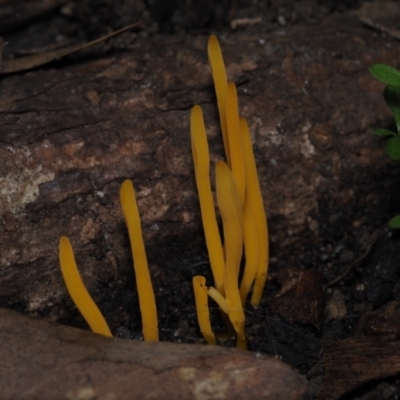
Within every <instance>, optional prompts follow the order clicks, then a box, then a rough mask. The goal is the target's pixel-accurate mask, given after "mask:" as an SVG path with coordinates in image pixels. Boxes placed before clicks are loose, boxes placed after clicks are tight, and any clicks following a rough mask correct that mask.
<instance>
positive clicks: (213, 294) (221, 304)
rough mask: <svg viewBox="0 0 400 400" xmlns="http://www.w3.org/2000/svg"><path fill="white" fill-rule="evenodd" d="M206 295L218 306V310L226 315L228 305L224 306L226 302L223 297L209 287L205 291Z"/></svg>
mask: <svg viewBox="0 0 400 400" xmlns="http://www.w3.org/2000/svg"><path fill="white" fill-rule="evenodd" d="M207 293H208V295H209V296H210V297H211V298H212V299H213V300H214V301H215V302H216V303H217V304H218V305H219V308H220V309H221V310H222V311H223V312H224V313H225V314H226V315H228V313H229V312H228V304H226V300H225V298H224V296H222V294H221V293H220V292H218V290H217V289H215V288H213V287H212V286H210V287H209V288H208V290H207Z"/></svg>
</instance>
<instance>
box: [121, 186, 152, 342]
mask: <svg viewBox="0 0 400 400" xmlns="http://www.w3.org/2000/svg"><path fill="white" fill-rule="evenodd" d="M120 200H121V206H122V211H123V214H124V218H125V222H126V225H127V227H128V233H129V238H130V242H131V247H132V254H133V263H134V268H135V276H136V287H137V291H138V296H139V304H140V312H141V315H142V326H143V337H144V340H146V341H150V342H156V341H158V320H157V308H156V301H155V297H154V291H153V286H152V284H151V278H150V272H149V268H148V265H147V257H146V251H145V248H144V243H143V237H142V228H141V225H140V216H139V211H138V207H137V203H136V198H135V190H134V188H133V184H132V181H130V180H129V179H127V180H125V181H124V182H123V184H122V186H121V192H120Z"/></svg>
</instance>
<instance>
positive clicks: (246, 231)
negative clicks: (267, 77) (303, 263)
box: [191, 36, 269, 349]
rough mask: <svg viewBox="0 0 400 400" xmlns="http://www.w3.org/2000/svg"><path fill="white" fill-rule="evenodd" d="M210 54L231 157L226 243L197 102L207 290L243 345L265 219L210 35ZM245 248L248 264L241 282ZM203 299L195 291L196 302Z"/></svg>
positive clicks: (225, 183)
mask: <svg viewBox="0 0 400 400" xmlns="http://www.w3.org/2000/svg"><path fill="white" fill-rule="evenodd" d="M208 58H209V62H210V65H211V72H212V76H213V80H214V86H215V92H216V96H217V103H218V110H219V116H220V123H221V131H222V137H223V143H224V148H225V155H226V160H227V162H226V163H225V162H224V161H218V162H217V164H216V167H215V182H216V192H217V203H218V208H219V211H220V214H221V218H222V223H223V233H224V245H223V246H222V240H221V238H220V236H219V232H218V225H217V220H216V214H215V210H214V203H213V199H212V194H211V186H210V176H209V164H210V161H209V154H208V145H207V134H206V130H205V126H204V120H203V114H202V111H201V108H200V106H198V105H196V106H194V107H193V109H192V113H191V139H192V152H193V161H194V169H195V176H196V183H197V189H198V192H199V200H200V208H201V215H202V219H203V227H204V234H205V237H206V243H207V248H208V252H209V258H210V265H211V269H212V272H213V277H214V281H215V288H213V287H210V288H209V289H208V291H207V293H208V295H209V296H210V297H211V298H212V299H214V300H215V301H216V302H217V304H218V305H219V307H220V308H221V310H222V311H223V312H224V313H226V314H227V315H228V317H229V320H230V322H231V324H232V326H233V328H234V330H235V332H236V336H237V347H238V348H242V349H244V348H246V339H245V332H244V326H245V316H244V310H243V308H244V305H245V302H246V298H247V296H248V294H249V292H250V289H251V286H252V285H253V282H254V288H253V293H252V297H251V304H252V305H254V306H256V305H258V304H259V303H260V301H261V296H262V292H263V289H264V286H265V283H266V279H267V273H268V249H269V248H268V229H267V220H266V215H265V211H264V206H263V200H262V196H261V190H260V184H259V181H258V176H257V168H256V164H255V159H254V154H253V148H252V144H251V137H250V132H249V128H248V125H247V121H246V119H244V118H240V116H239V107H238V99H237V91H236V86H235V84H234V83H233V82H228V80H227V75H226V71H225V65H224V61H223V58H222V53H221V48H220V46H219V43H218V40H217V38H216V37H215V36H211V37H210V39H209V41H208ZM243 249H244V256H245V267H244V271H243V274H242V279H241V282H240V285H239V272H240V265H241V261H242V256H243ZM199 278H200V277H195V278H194V279H193V287H194V291H195V293H199V292H200V291H203V290H204V288H203V287H204V281H203V280H201V281H200V279H199ZM199 282H202V284H201V285H200V284H199ZM200 298H201V297H200V296H199V295H198V294H197V295H196V301H197V299H200ZM201 299H202V301H203V302H204V300H203V298H201ZM196 307H197V310H199V308H200V307H201V304H199V303H197V304H196ZM205 307H206V309H207V312H201V313H200V312H199V311H198V312H197V315H198V322H199V325H200V329H201V331H202V332H203V335H204V337H205V338H206V340H207V342H208V343H212V341H213V340H214V339H212V338H213V336H211V335H210V334H209V333H208V332H209V324H210V322H209V315H208V304H206V305H205ZM206 332H207V333H206Z"/></svg>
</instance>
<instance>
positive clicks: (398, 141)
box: [386, 136, 400, 161]
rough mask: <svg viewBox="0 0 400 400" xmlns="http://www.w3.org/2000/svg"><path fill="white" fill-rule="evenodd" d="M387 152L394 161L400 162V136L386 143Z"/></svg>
mask: <svg viewBox="0 0 400 400" xmlns="http://www.w3.org/2000/svg"><path fill="white" fill-rule="evenodd" d="M386 152H387V153H388V155H389V157H390V158H391V159H392V160H395V161H399V160H400V136H395V137H392V138H390V139H389V140H388V141H387V142H386Z"/></svg>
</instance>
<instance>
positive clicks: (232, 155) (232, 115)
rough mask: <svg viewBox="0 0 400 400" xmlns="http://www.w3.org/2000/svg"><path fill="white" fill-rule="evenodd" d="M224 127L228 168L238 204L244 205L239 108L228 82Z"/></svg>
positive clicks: (232, 84) (233, 86) (232, 86)
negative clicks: (226, 137)
mask: <svg viewBox="0 0 400 400" xmlns="http://www.w3.org/2000/svg"><path fill="white" fill-rule="evenodd" d="M226 127H227V131H228V143H229V160H230V163H228V164H229V167H230V168H231V171H232V173H233V175H234V177H235V179H236V184H237V190H238V193H239V199H240V204H241V205H242V206H243V204H244V195H245V186H246V175H245V174H246V172H245V167H244V155H243V145H242V135H241V133H240V122H239V108H238V99H237V92H236V86H235V84H234V83H233V82H229V84H228V89H227V93H226Z"/></svg>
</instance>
